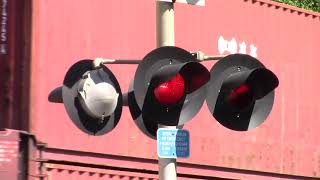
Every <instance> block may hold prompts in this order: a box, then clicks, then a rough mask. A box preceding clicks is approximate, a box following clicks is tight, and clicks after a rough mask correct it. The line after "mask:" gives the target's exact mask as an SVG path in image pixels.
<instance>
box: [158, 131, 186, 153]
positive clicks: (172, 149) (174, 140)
mask: <svg viewBox="0 0 320 180" xmlns="http://www.w3.org/2000/svg"><path fill="white" fill-rule="evenodd" d="M157 151H158V156H159V157H161V158H177V157H182V158H187V157H189V156H190V134H189V131H187V130H183V129H168V128H159V129H158V131H157Z"/></svg>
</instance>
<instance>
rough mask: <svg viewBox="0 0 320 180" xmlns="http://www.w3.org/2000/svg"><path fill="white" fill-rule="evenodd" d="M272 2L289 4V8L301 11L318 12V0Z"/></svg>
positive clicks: (319, 2)
mask: <svg viewBox="0 0 320 180" xmlns="http://www.w3.org/2000/svg"><path fill="white" fill-rule="evenodd" d="M274 1H277V2H281V3H285V4H289V5H291V6H297V7H300V8H303V9H308V10H312V11H316V12H320V0H274Z"/></svg>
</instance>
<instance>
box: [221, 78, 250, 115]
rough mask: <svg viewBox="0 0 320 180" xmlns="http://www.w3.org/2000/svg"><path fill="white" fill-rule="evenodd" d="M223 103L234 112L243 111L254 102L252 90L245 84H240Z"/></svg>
mask: <svg viewBox="0 0 320 180" xmlns="http://www.w3.org/2000/svg"><path fill="white" fill-rule="evenodd" d="M225 101H226V103H228V104H229V105H230V106H231V107H232V108H234V109H235V110H244V109H246V108H247V107H249V106H251V105H252V103H253V102H254V98H253V91H252V88H251V87H250V86H249V85H248V84H247V83H243V84H240V85H239V86H238V87H236V88H235V89H233V90H232V91H231V92H230V94H229V95H228V96H227V97H226V100H225Z"/></svg>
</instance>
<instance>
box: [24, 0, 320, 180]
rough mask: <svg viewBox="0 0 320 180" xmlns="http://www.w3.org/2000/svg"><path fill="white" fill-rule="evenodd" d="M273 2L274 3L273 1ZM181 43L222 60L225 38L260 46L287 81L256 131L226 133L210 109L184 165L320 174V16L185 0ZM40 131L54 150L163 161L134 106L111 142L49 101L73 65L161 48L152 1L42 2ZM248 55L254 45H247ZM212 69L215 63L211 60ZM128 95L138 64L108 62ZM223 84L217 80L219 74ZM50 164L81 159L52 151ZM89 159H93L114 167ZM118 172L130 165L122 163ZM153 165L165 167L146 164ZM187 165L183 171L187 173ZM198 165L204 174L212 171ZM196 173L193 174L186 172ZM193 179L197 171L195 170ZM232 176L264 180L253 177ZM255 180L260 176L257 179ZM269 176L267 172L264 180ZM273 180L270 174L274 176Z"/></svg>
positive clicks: (34, 110)
mask: <svg viewBox="0 0 320 180" xmlns="http://www.w3.org/2000/svg"><path fill="white" fill-rule="evenodd" d="M265 2H266V3H265ZM175 10H176V11H175V15H176V19H175V24H176V29H175V35H176V45H177V46H180V47H182V48H184V49H187V50H190V51H195V50H202V51H204V52H206V53H208V54H219V51H218V39H219V37H220V36H223V38H224V39H226V40H228V41H230V40H231V39H232V38H234V39H235V40H236V41H237V44H239V43H242V42H245V43H246V44H247V45H250V44H251V45H254V46H255V47H257V48H258V50H257V55H258V58H259V59H260V60H261V61H262V62H263V63H264V64H265V65H266V66H267V67H268V68H269V69H270V70H272V71H273V72H275V74H276V75H277V76H278V78H279V82H280V85H279V87H278V88H277V89H276V93H275V94H276V97H275V103H274V107H273V110H272V112H271V114H270V115H269V117H268V119H267V120H266V121H265V123H263V125H261V126H260V127H258V128H256V129H254V130H252V131H249V132H234V131H231V130H228V129H225V128H224V127H223V126H221V125H220V124H218V122H216V121H215V120H214V118H213V117H212V116H211V115H210V113H209V110H208V108H207V106H206V104H204V106H203V108H202V109H201V111H200V112H199V114H198V115H197V116H196V117H195V118H194V119H193V120H192V121H191V122H189V123H188V124H187V125H186V126H185V128H186V129H188V130H190V132H191V144H192V146H191V156H190V158H188V159H179V161H180V162H183V163H187V164H188V163H192V164H198V165H207V166H206V167H216V166H221V167H229V168H235V169H246V170H254V171H261V172H272V173H281V174H291V175H300V176H313V177H319V176H320V162H319V161H320V139H319V138H318V134H319V131H320V122H319V119H320V105H319V103H318V101H319V100H320V97H319V96H317V94H318V89H319V88H320V87H319V83H318V78H319V77H320V71H319V70H318V69H319V59H320V54H319V42H320V33H319V32H320V18H319V16H320V15H319V14H317V13H313V14H310V13H305V12H303V11H301V10H299V9H296V8H289V7H288V6H282V5H281V6H280V5H279V4H277V3H273V2H271V1H267V0H264V1H242V0H235V1H232V3H231V2H227V1H211V0H210V1H209V0H207V2H206V6H205V7H197V6H188V5H183V4H176V6H175ZM32 23H33V29H32V30H33V34H32V37H33V39H32V84H31V106H30V110H31V122H30V123H31V131H32V133H34V134H35V135H36V137H37V138H38V139H40V140H41V141H43V142H46V143H48V147H53V148H62V149H71V150H75V151H86V152H95V153H99V154H111V155H120V156H132V157H139V158H145V159H156V158H157V155H156V142H155V141H154V140H151V139H149V138H147V137H146V136H145V135H143V134H142V132H140V130H139V129H138V128H137V127H136V126H135V124H134V122H133V120H132V118H131V116H130V114H129V110H128V108H127V107H125V108H124V110H123V112H122V118H121V120H120V122H119V124H118V126H117V127H116V128H115V129H114V130H113V131H112V132H111V133H109V134H107V135H104V136H89V135H87V134H84V133H83V132H82V131H80V130H78V129H77V128H76V126H75V125H74V124H73V123H72V122H71V120H69V118H68V115H67V114H66V112H65V110H64V107H63V105H62V104H53V103H49V102H48V101H47V96H48V94H49V93H50V91H51V90H52V89H53V88H55V87H57V86H60V85H61V84H62V81H63V78H64V75H65V73H66V71H67V70H68V68H69V67H70V66H71V65H72V64H73V63H75V62H76V61H78V60H80V59H86V58H96V57H104V58H114V59H117V58H121V59H141V58H142V57H144V55H145V54H147V53H148V52H149V51H151V50H152V49H154V48H155V44H156V39H155V38H156V36H155V35H156V34H155V2H154V1H153V0H139V1H131V0H130V1H125V0H108V1H105V0H95V1H90V0H77V1H72V0H48V1H34V3H33V19H32ZM247 51H248V49H247ZM204 64H205V65H206V66H207V67H208V68H209V69H210V68H211V66H212V65H213V62H205V63H204ZM108 67H110V68H111V69H112V71H113V72H114V73H115V75H116V77H117V79H118V80H119V82H120V83H121V88H122V91H123V92H126V91H127V89H128V85H129V83H130V81H131V80H132V78H133V76H134V72H135V69H136V66H135V65H108ZM213 78H214V77H213ZM44 156H45V158H49V159H50V158H51V159H68V160H71V161H78V160H80V159H81V158H80V157H81V156H71V155H65V154H63V155H59V153H45V154H44ZM103 159H104V158H96V159H94V157H91V156H89V155H88V157H85V159H83V161H86V162H88V163H110V165H114V166H116V165H117V164H114V163H115V162H114V161H111V160H110V161H106V162H105V161H104V160H103ZM118 165H119V166H131V165H130V163H129V165H127V164H125V165H124V164H122V165H121V163H119V164H118ZM144 168H145V169H155V168H156V165H152V164H145V166H144ZM178 168H179V167H178ZM205 169H206V168H203V167H199V168H194V169H193V170H194V172H192V173H195V174H197V173H199V174H202V175H204V174H208V175H209V174H212V173H213V172H215V171H213V170H210V168H209V170H205ZM178 171H181V172H187V171H188V169H187V168H181V170H179V169H178ZM189 173H190V172H189ZM222 173H224V176H223V177H230V178H231V177H235V178H246V177H247V178H249V179H258V177H260V176H259V175H254V176H255V177H249V176H251V175H250V174H247V175H243V174H246V172H244V173H242V174H241V173H240V174H239V173H238V174H236V173H232V172H230V173H225V172H222ZM252 176H253V175H252ZM264 178H266V177H264V176H262V175H261V179H264ZM269 178H270V177H269Z"/></svg>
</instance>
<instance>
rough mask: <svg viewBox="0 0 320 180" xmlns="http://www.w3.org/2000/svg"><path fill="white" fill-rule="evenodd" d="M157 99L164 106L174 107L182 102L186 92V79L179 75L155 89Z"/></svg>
mask: <svg viewBox="0 0 320 180" xmlns="http://www.w3.org/2000/svg"><path fill="white" fill-rule="evenodd" d="M153 92H154V95H155V97H156V99H157V100H158V101H159V102H160V103H161V104H162V105H172V104H175V103H177V102H179V101H180V100H181V98H182V97H183V95H184V92H185V83H184V79H183V77H182V76H181V75H180V74H177V75H176V76H174V77H173V78H172V79H170V80H169V81H167V82H164V83H162V84H160V85H159V86H158V87H156V88H155V89H154V91H153Z"/></svg>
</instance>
